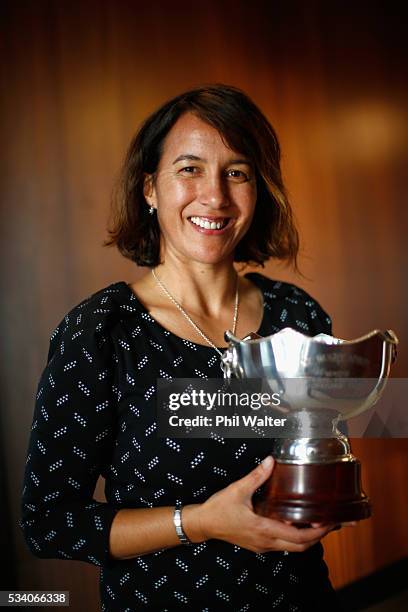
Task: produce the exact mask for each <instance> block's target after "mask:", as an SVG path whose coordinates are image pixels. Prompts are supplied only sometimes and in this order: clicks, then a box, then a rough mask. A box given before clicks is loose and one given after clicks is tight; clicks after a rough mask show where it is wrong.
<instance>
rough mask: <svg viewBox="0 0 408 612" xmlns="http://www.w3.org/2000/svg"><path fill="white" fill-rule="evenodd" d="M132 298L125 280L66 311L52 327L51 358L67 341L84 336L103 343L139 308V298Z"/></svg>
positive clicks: (96, 292) (90, 296)
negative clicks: (107, 335) (111, 332)
mask: <svg viewBox="0 0 408 612" xmlns="http://www.w3.org/2000/svg"><path fill="white" fill-rule="evenodd" d="M133 297H134V296H133V294H132V291H131V289H130V288H129V286H128V285H127V284H126V282H125V281H118V282H115V283H111V284H110V285H107V286H106V287H103V288H101V289H98V290H97V291H95V292H93V293H91V294H89V295H88V296H87V297H85V298H84V299H83V300H81V301H80V302H78V303H77V304H76V305H75V306H73V307H72V308H71V309H70V310H69V311H67V313H66V314H65V315H64V316H63V318H62V319H61V320H60V322H59V323H58V325H57V326H56V327H55V328H54V329H53V331H52V333H51V335H50V349H49V355H48V358H49V359H50V357H51V355H52V354H53V353H54V351H55V348H56V347H57V346H58V345H61V343H64V342H66V341H73V340H75V339H77V338H81V340H82V341H83V342H85V341H86V339H88V340H90V339H92V340H93V341H95V340H96V341H97V342H98V344H100V343H103V342H104V340H105V339H106V334H107V333H108V332H109V331H110V330H112V329H113V328H114V327H115V326H116V325H117V324H118V323H120V322H121V321H122V320H123V318H124V317H126V316H127V315H128V314H129V313H132V312H134V311H136V310H137V300H136V299H133ZM83 342H82V343H83Z"/></svg>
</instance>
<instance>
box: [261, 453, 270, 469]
mask: <svg viewBox="0 0 408 612" xmlns="http://www.w3.org/2000/svg"><path fill="white" fill-rule="evenodd" d="M271 464H272V457H271V455H268V456H267V457H265V459H264V460H263V461H262V467H263V468H264V469H265V470H267V469H268V468H270V467H271Z"/></svg>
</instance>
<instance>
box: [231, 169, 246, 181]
mask: <svg viewBox="0 0 408 612" xmlns="http://www.w3.org/2000/svg"><path fill="white" fill-rule="evenodd" d="M227 174H228V176H230V177H231V178H233V179H238V180H241V181H247V180H248V179H249V177H248V175H247V174H245V172H242V170H228V172H227Z"/></svg>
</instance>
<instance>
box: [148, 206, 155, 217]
mask: <svg viewBox="0 0 408 612" xmlns="http://www.w3.org/2000/svg"><path fill="white" fill-rule="evenodd" d="M149 214H150V215H154V206H149Z"/></svg>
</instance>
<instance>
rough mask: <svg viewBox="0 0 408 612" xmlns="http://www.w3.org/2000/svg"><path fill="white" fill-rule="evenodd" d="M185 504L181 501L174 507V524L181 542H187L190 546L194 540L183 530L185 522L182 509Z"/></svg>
mask: <svg viewBox="0 0 408 612" xmlns="http://www.w3.org/2000/svg"><path fill="white" fill-rule="evenodd" d="M182 508H183V506H182V505H181V504H180V503H177V504H176V506H175V508H174V514H173V522H174V526H175V528H176V533H177V535H178V539H179V540H180V542H181V543H182V544H186V545H187V546H190V545H191V544H192V543H193V542H192V541H191V540H189V539H188V537H187V536H186V534H185V533H184V530H183V524H182V522H181V510H182Z"/></svg>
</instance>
